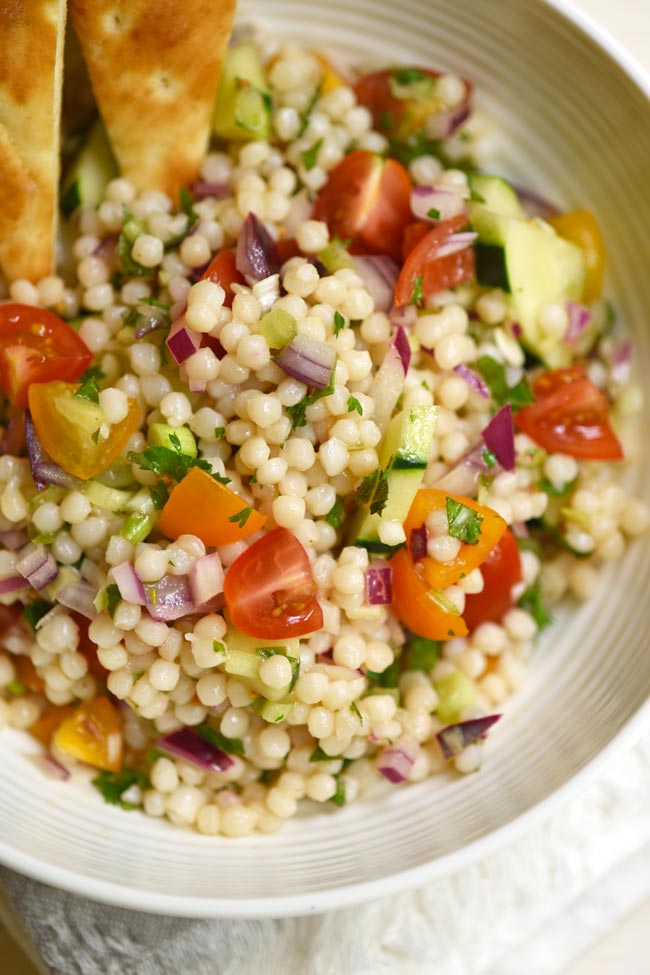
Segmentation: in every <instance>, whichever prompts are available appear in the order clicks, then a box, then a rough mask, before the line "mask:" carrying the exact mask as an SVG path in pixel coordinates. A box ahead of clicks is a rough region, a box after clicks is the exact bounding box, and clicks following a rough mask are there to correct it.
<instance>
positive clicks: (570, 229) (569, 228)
mask: <svg viewBox="0 0 650 975" xmlns="http://www.w3.org/2000/svg"><path fill="white" fill-rule="evenodd" d="M549 223H550V224H551V226H553V227H555V229H556V230H557V232H558V234H559V235H560V237H564V239H565V240H570V241H571V243H572V244H576V245H577V246H578V247H579V248H580V249H581V251H582V253H583V255H584V259H585V264H586V266H587V274H586V277H585V285H584V291H583V293H582V298H583V301H585V302H586V303H587V304H589V303H590V302H592V301H593V300H594V299H595V298H599V297H600V294H601V291H602V287H603V275H604V274H605V242H604V240H603V235H602V234H601V232H600V227H599V226H598V221H597V220H596V217H595V216H594V214H593V213H592V212H591V210H572V211H571V212H570V213H560V214H558V216H557V217H551V219H550V221H549Z"/></svg>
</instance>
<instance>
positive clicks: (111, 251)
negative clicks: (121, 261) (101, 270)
mask: <svg viewBox="0 0 650 975" xmlns="http://www.w3.org/2000/svg"><path fill="white" fill-rule="evenodd" d="M118 240H119V234H109V235H108V237H104V239H103V240H100V242H99V243H98V244H97V247H96V248H95V249H94V251H93V256H94V257H101V258H102V260H104V261H111V260H112V259H113V258H114V257H115V254H116V252H117V242H118Z"/></svg>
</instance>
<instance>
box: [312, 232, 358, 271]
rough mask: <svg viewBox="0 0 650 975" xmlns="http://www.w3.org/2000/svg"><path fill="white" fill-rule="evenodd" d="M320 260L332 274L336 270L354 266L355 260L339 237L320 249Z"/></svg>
mask: <svg viewBox="0 0 650 975" xmlns="http://www.w3.org/2000/svg"><path fill="white" fill-rule="evenodd" d="M318 260H319V261H320V262H321V264H322V265H323V267H324V268H325V270H326V271H329V273H330V274H334V272H335V271H341V270H342V269H343V268H346V267H349V268H353V267H354V261H353V260H352V258H351V257H350V255H349V254H348V249H347V247H346V246H345V245H344V244H342V243H341V241H340V240H339V239H338V238H337V237H335V238H334V240H331V241H330V242H329V244H328V245H327V247H324V248H323V249H322V251H319V253H318Z"/></svg>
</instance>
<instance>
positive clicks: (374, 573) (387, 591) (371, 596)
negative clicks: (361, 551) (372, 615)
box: [366, 561, 393, 606]
mask: <svg viewBox="0 0 650 975" xmlns="http://www.w3.org/2000/svg"><path fill="white" fill-rule="evenodd" d="M392 601H393V571H392V569H391V567H390V566H389V565H388V564H387V563H386V562H379V561H377V562H371V564H370V566H369V568H368V571H367V572H366V602H367V603H369V604H370V606H390V604H391V603H392Z"/></svg>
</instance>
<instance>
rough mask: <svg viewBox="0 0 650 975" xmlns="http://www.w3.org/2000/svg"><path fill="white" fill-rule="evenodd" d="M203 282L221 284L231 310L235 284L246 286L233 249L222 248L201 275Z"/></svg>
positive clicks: (225, 302) (226, 302)
mask: <svg viewBox="0 0 650 975" xmlns="http://www.w3.org/2000/svg"><path fill="white" fill-rule="evenodd" d="M201 281H213V282H214V283H215V284H220V285H221V287H222V288H223V290H224V291H225V292H226V300H225V301H224V305H226V307H227V308H230V306H231V305H232V303H233V299H234V297H235V292H234V291H233V287H232V286H233V284H246V281H245V280H244V276H243V275H242V274H240V273H239V271H238V270H237V265H236V263H235V252H234V250H233V249H232V248H231V247H222V248H221V250H220V251H219V252H218V253H217V254H216V255H215V257H213V258H212V260H211V262H210V263H209V264H208V266H207V267H206V269H205V271H204V272H203V274H202V275H201Z"/></svg>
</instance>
